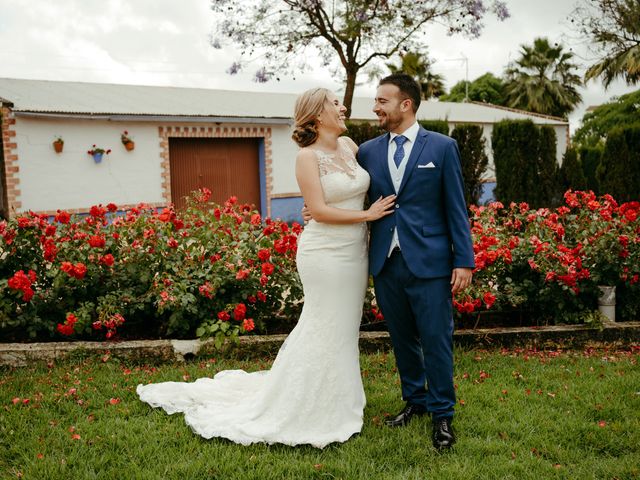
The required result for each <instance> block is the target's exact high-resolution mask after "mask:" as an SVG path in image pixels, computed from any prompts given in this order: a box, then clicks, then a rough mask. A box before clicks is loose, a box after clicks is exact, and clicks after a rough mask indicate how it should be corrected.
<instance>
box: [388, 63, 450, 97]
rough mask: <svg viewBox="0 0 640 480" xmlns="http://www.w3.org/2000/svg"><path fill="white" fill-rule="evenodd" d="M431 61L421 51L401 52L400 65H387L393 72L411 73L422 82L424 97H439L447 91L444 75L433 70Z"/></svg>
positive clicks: (421, 87)
mask: <svg viewBox="0 0 640 480" xmlns="http://www.w3.org/2000/svg"><path fill="white" fill-rule="evenodd" d="M431 65H433V61H431V60H430V59H429V58H428V57H424V56H423V55H422V54H421V53H413V52H407V53H401V54H400V65H394V64H393V63H387V67H389V70H390V71H391V73H400V72H403V73H406V74H407V75H411V76H412V77H413V78H415V79H416V81H417V82H418V83H419V84H420V89H421V90H422V98H423V99H424V100H427V99H429V98H431V97H435V98H437V97H439V96H440V95H444V94H445V93H446V90H445V87H444V77H443V76H442V75H440V74H438V73H432V72H431Z"/></svg>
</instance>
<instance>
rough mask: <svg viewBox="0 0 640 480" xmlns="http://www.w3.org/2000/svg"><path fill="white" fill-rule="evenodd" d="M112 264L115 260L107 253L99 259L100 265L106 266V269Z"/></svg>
mask: <svg viewBox="0 0 640 480" xmlns="http://www.w3.org/2000/svg"><path fill="white" fill-rule="evenodd" d="M114 262H115V259H114V258H113V255H111V254H110V253H107V254H106V255H103V256H102V257H101V258H100V263H101V264H103V265H106V266H107V267H110V266H112V265H113V263H114Z"/></svg>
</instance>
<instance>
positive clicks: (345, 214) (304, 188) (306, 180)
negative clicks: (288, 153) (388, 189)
mask: <svg viewBox="0 0 640 480" xmlns="http://www.w3.org/2000/svg"><path fill="white" fill-rule="evenodd" d="M296 179H297V180H298V186H299V187H300V191H301V192H302V196H303V197H304V202H305V204H306V205H307V208H308V209H309V211H310V213H311V217H312V218H313V219H314V220H315V221H316V222H321V223H340V224H346V223H360V222H371V221H373V220H378V219H379V218H382V217H384V216H386V215H389V214H390V213H393V210H391V207H393V202H394V201H395V195H390V196H388V197H385V198H382V197H380V198H379V199H378V200H377V201H376V202H374V203H373V204H372V205H371V207H369V209H368V210H348V209H344V208H335V207H331V206H329V205H327V203H326V202H325V200H324V194H323V192H322V185H321V183H320V172H319V170H318V160H317V157H316V154H315V153H314V152H313V151H311V150H306V149H303V150H300V152H299V153H298V156H297V157H296Z"/></svg>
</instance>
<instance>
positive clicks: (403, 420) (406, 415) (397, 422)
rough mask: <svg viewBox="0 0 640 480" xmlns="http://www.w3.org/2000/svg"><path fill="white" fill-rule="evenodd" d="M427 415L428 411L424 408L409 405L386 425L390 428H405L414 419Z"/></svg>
mask: <svg viewBox="0 0 640 480" xmlns="http://www.w3.org/2000/svg"><path fill="white" fill-rule="evenodd" d="M425 413H426V410H425V409H424V407H421V406H419V405H413V404H411V403H407V404H406V405H405V407H404V408H403V409H402V411H401V412H400V413H399V414H398V415H396V416H395V417H393V418H392V419H391V420H387V421H386V422H385V423H386V424H387V426H389V427H404V426H405V425H407V424H408V423H409V422H410V421H411V419H412V418H413V417H420V416H422V415H424V414H425Z"/></svg>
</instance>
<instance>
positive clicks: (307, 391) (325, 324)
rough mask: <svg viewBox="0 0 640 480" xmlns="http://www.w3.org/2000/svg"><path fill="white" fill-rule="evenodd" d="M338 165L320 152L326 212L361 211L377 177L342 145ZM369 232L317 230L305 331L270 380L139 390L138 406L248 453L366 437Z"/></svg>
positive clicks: (313, 228) (236, 376)
mask: <svg viewBox="0 0 640 480" xmlns="http://www.w3.org/2000/svg"><path fill="white" fill-rule="evenodd" d="M339 144H340V149H339V152H340V155H338V156H337V158H334V157H333V156H332V155H328V154H326V153H323V152H321V151H316V154H317V158H318V165H319V168H320V175H321V177H320V181H321V184H322V189H323V192H324V196H325V201H326V202H327V204H329V205H331V206H334V207H338V208H346V209H354V210H361V209H362V208H363V203H364V197H365V193H366V191H367V189H368V187H369V175H368V174H367V173H366V172H365V171H364V170H363V169H362V168H360V166H359V165H358V164H357V162H356V160H355V158H354V156H353V153H352V152H351V150H350V149H349V147H348V146H347V145H346V144H345V143H344V142H343V140H340V141H339ZM366 235H367V232H366V225H365V224H364V223H357V224H351V225H329V224H322V223H318V222H315V221H313V220H312V221H310V222H309V224H308V225H307V226H306V227H305V229H304V231H303V232H302V234H301V237H300V239H299V245H298V253H297V266H298V272H299V273H300V278H301V280H302V285H303V289H304V307H303V309H302V313H301V315H300V319H299V320H298V324H297V325H296V327H295V328H294V329H293V330H292V331H291V333H290V335H289V336H288V337H287V339H286V340H285V342H284V344H283V345H282V347H281V348H280V351H279V352H278V355H277V357H276V359H275V361H274V363H273V365H272V367H271V370H266V371H259V372H253V373H247V372H244V371H242V370H227V371H222V372H219V373H218V374H217V375H215V377H213V378H208V377H207V378H200V379H198V380H196V381H195V382H192V383H183V382H165V383H157V384H149V385H138V388H137V393H138V395H139V396H140V399H141V400H142V401H144V402H147V403H148V404H149V405H151V406H152V407H162V408H163V409H164V410H165V411H166V412H167V413H169V414H172V413H176V412H184V417H185V421H186V423H187V424H188V425H189V426H190V427H191V428H192V429H193V431H194V432H196V433H197V434H199V435H201V436H203V437H205V438H212V437H222V438H227V439H229V440H232V441H233V442H236V443H240V444H243V445H249V444H251V443H255V442H266V443H269V444H272V443H282V444H286V445H300V444H311V445H313V446H314V447H318V448H323V447H324V446H326V445H328V444H330V443H332V442H344V441H346V440H347V439H348V438H349V437H351V436H352V435H353V434H354V433H358V432H360V430H361V429H362V416H363V410H364V406H365V396H364V390H363V388H362V379H361V376H360V362H359V351H358V332H359V325H360V319H361V316H362V307H363V302H364V295H365V290H366V286H367V281H368V273H367V247H366Z"/></svg>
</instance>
